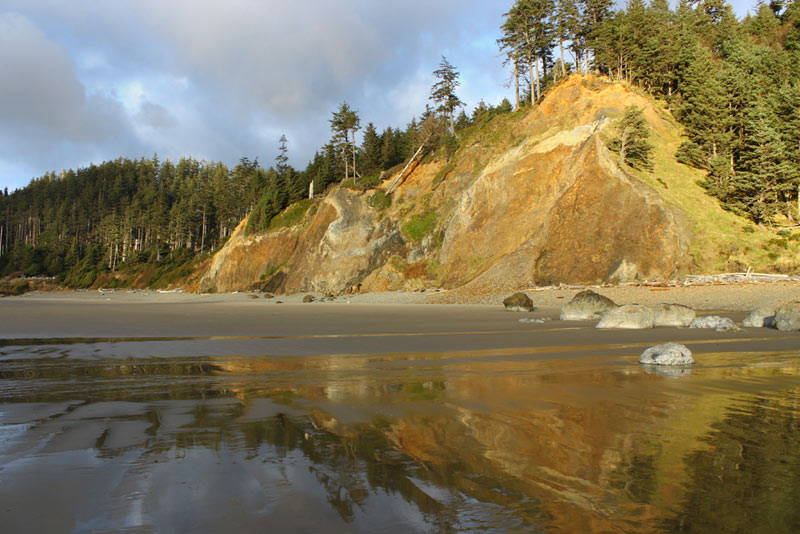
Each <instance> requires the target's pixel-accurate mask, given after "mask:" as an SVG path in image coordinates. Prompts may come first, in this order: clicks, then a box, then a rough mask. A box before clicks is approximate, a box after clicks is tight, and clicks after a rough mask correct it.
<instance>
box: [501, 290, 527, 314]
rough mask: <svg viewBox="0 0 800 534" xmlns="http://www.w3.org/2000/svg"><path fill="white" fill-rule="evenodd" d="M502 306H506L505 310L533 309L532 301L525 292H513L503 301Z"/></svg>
mask: <svg viewBox="0 0 800 534" xmlns="http://www.w3.org/2000/svg"><path fill="white" fill-rule="evenodd" d="M503 306H505V307H506V311H514V312H529V311H533V301H532V300H531V299H530V297H528V295H526V294H525V293H514V294H513V295H511V296H510V297H508V298H506V299H505V300H504V301H503Z"/></svg>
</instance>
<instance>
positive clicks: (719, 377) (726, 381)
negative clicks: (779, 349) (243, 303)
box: [0, 348, 800, 532]
mask: <svg viewBox="0 0 800 534" xmlns="http://www.w3.org/2000/svg"><path fill="white" fill-rule="evenodd" d="M587 350H588V349H587ZM592 350H593V351H594V353H595V354H596V356H587V357H583V358H580V359H563V358H562V359H552V358H551V359H537V358H533V357H530V355H529V353H528V352H526V350H524V349H504V350H499V351H493V352H492V351H456V352H443V353H413V354H408V353H387V354H380V355H378V354H364V355H345V356H336V355H322V356H308V357H288V356H287V357H278V356H275V357H248V356H229V357H222V358H217V357H214V358H210V357H209V358H198V357H193V358H164V359H159V358H147V359H143V360H137V359H128V360H119V359H103V358H99V359H93V360H67V359H58V358H44V359H35V360H23V359H15V360H11V361H7V362H3V367H2V368H0V403H2V404H0V503H2V505H1V506H0V507H2V511H0V513H2V516H0V519H2V520H3V524H4V525H6V526H7V528H9V529H10V530H11V531H73V530H74V531H87V532H88V531H97V530H100V531H102V530H122V529H126V528H131V529H134V528H141V529H146V528H152V529H154V530H157V531H185V530H198V529H199V530H202V531H215V530H226V531H240V532H248V531H263V529H264V526H265V525H268V526H269V528H270V529H274V530H276V531H304V530H314V531H319V532H342V531H353V532H381V531H384V532H419V531H433V532H449V531H475V530H481V529H485V530H490V531H511V532H514V531H517V532H537V531H539V532H654V531H663V532H723V531H730V532H751V531H759V530H761V531H764V532H796V531H797V530H798V529H800V513H798V511H797V508H796V506H795V504H796V502H798V498H800V422H799V421H800V378H799V375H800V361H799V360H798V359H797V357H796V354H795V353H793V352H784V353H769V354H763V353H750V354H747V353H738V354H726V353H721V354H704V356H703V360H702V361H703V365H698V366H696V367H695V368H693V369H692V372H691V373H670V374H668V375H664V373H659V372H653V370H652V369H642V368H640V366H639V365H638V364H636V363H635V357H634V356H630V355H628V356H619V355H612V356H608V355H605V352H604V350H605V349H602V348H601V349H592ZM592 350H588V352H590V353H591V352H592ZM42 507H46V508H47V509H48V510H50V513H48V514H41V513H38V511H39V510H41V509H42Z"/></svg>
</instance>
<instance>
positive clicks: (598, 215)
mask: <svg viewBox="0 0 800 534" xmlns="http://www.w3.org/2000/svg"><path fill="white" fill-rule="evenodd" d="M628 105H636V106H637V107H640V108H641V109H643V110H644V114H645V117H646V118H647V119H648V123H649V124H650V127H651V128H652V129H658V128H662V129H663V128H673V127H674V126H672V125H671V124H670V123H668V122H667V121H666V120H664V119H662V118H661V116H660V115H659V114H658V112H657V111H656V110H655V109H654V108H653V107H652V105H651V104H650V103H649V102H648V101H647V100H646V99H645V98H643V97H641V96H638V95H636V94H634V93H632V92H630V91H628V90H627V89H626V88H625V87H624V86H622V85H620V84H608V83H607V84H602V83H599V82H596V81H594V80H593V79H590V78H581V77H573V78H571V79H569V80H567V81H566V82H564V83H563V84H561V85H560V86H559V87H557V88H555V89H554V90H553V91H552V92H551V93H550V95H549V96H548V97H547V98H546V99H545V100H544V101H543V102H542V103H541V104H540V105H539V106H537V107H536V108H535V109H533V110H531V111H530V112H529V113H528V114H527V115H526V116H524V117H522V118H520V119H519V120H517V121H516V122H514V123H512V122H508V123H507V124H510V126H508V127H507V129H506V130H499V131H488V130H487V132H486V134H485V135H484V136H478V137H477V140H476V141H474V142H472V143H471V144H469V145H467V146H464V144H463V143H462V147H461V148H460V149H459V151H458V152H457V154H456V156H455V159H454V161H451V162H447V161H444V160H435V161H433V162H428V163H425V164H421V165H419V166H418V167H417V168H416V169H415V170H414V172H413V173H412V174H411V175H410V176H408V177H407V178H406V179H405V181H404V182H403V183H402V184H401V185H400V186H399V187H398V188H397V190H396V191H395V192H394V193H393V195H392V206H391V207H390V208H388V209H386V210H385V211H383V212H378V211H376V210H375V209H373V208H371V207H370V206H369V205H368V204H367V199H368V198H369V195H370V194H371V193H370V192H367V193H357V192H353V191H348V190H345V189H341V188H337V189H334V190H332V191H331V192H330V193H329V194H328V195H327V196H326V197H325V198H324V199H322V200H321V201H320V203H319V204H318V209H317V210H316V211H315V213H314V214H313V215H312V216H309V217H307V218H306V220H305V221H303V222H302V223H301V224H300V225H298V226H295V227H293V228H290V229H281V230H278V231H273V232H271V233H269V234H267V235H264V236H255V237H247V238H245V237H243V235H242V228H243V227H241V228H240V229H239V231H237V233H236V234H235V235H234V237H233V238H232V239H231V240H230V241H229V243H228V244H227V245H226V246H225V247H224V248H223V249H222V250H221V251H220V252H219V253H218V254H217V257H215V258H214V261H213V262H212V265H211V267H210V268H209V270H208V272H207V273H206V274H205V275H204V277H203V279H202V283H201V289H203V290H216V291H230V290H234V289H239V290H242V289H249V288H251V287H253V286H254V284H256V283H257V282H258V281H259V279H260V278H262V275H265V274H269V275H272V274H273V273H272V272H270V271H272V270H274V269H275V268H276V267H279V271H280V272H278V273H277V276H276V278H275V279H274V280H273V281H272V284H271V285H270V286H269V289H270V291H279V292H297V291H319V292H343V291H347V290H349V289H351V288H353V287H359V286H360V285H361V284H363V287H362V289H363V290H382V289H418V288H420V285H422V286H424V285H425V284H426V283H428V284H430V285H436V286H440V285H441V286H445V287H449V288H455V287H462V286H467V287H468V288H473V289H474V290H476V291H481V290H495V291H506V290H513V289H517V288H522V287H529V286H531V285H544V284H551V283H558V282H564V283H595V282H600V281H627V280H629V279H631V278H633V277H637V276H638V277H643V278H666V277H673V276H675V275H678V274H680V273H681V272H683V271H685V270H686V269H687V267H688V265H689V260H688V256H687V250H688V247H689V244H690V241H691V232H690V231H689V230H688V225H687V224H686V222H685V221H684V216H683V214H682V213H681V212H680V211H679V210H678V209H677V208H675V207H671V206H668V205H666V204H665V202H664V201H663V200H662V198H661V197H660V196H659V194H658V193H657V192H656V191H654V190H653V189H652V188H650V187H649V186H647V185H645V184H643V183H641V182H640V181H639V180H637V179H636V178H635V177H634V176H633V175H631V174H630V173H629V172H628V171H627V170H626V169H625V168H622V167H620V165H619V164H618V163H617V160H616V158H615V157H614V156H613V155H612V154H611V153H610V152H609V151H608V149H607V148H606V146H605V142H604V139H605V138H608V137H609V136H610V135H612V134H611V133H610V131H611V130H610V128H611V127H612V124H613V121H612V120H611V119H609V115H613V116H619V115H621V114H622V111H623V110H624V108H625V107H626V106H628ZM504 124H506V123H504ZM490 127H491V125H490ZM496 130H497V129H496ZM448 169H449V170H448ZM393 178H394V177H391V178H390V179H389V181H387V182H386V183H385V185H384V186H383V189H385V188H386V187H387V186H388V185H386V184H388V183H390V180H392V179H393ZM415 216H416V217H417V219H414V217H415ZM426 217H427V218H426ZM415 221H416V223H417V224H418V226H419V225H423V223H422V222H420V221H423V222H424V225H423V226H422V228H421V229H420V228H417V229H416V233H415V232H414V231H412V230H409V228H410V224H411V223H414V222H415ZM425 225H427V226H425ZM420 232H422V234H420ZM409 264H415V265H423V264H424V265H426V266H436V269H428V271H431V272H432V273H433V274H430V276H431V280H429V281H425V280H422V281H421V280H420V279H419V277H418V274H419V273H417V276H416V277H415V279H413V280H406V279H405V278H404V270H405V268H406V267H407V266H408V265H409ZM418 270H419V269H418ZM433 271H435V272H433ZM267 278H268V277H267ZM412 282H413V284H412Z"/></svg>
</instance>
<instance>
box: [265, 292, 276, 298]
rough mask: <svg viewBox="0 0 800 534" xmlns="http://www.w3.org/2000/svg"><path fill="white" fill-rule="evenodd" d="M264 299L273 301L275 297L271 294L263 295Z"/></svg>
mask: <svg viewBox="0 0 800 534" xmlns="http://www.w3.org/2000/svg"><path fill="white" fill-rule="evenodd" d="M264 298H265V299H274V298H275V295H273V294H272V293H264Z"/></svg>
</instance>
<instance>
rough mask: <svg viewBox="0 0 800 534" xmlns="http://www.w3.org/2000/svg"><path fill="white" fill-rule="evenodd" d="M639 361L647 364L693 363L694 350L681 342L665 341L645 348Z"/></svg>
mask: <svg viewBox="0 0 800 534" xmlns="http://www.w3.org/2000/svg"><path fill="white" fill-rule="evenodd" d="M639 363H641V364H645V365H692V364H693V363H694V358H692V351H691V350H689V348H688V347H687V346H686V345H681V344H680V343H664V344H663V345H656V346H654V347H650V348H649V349H647V350H645V351H644V352H643V353H642V355H641V356H639Z"/></svg>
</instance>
